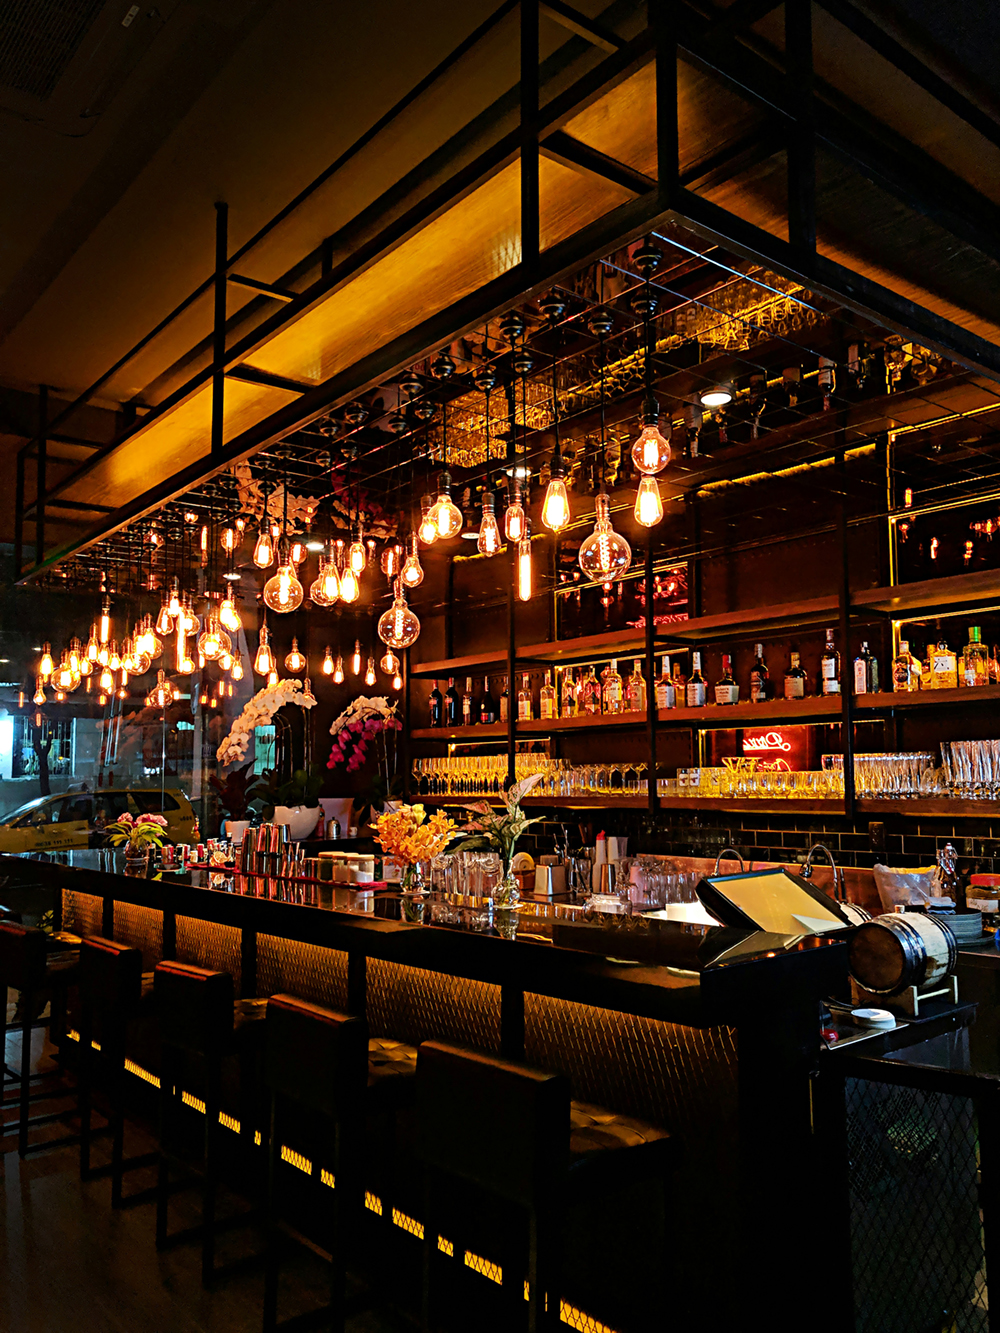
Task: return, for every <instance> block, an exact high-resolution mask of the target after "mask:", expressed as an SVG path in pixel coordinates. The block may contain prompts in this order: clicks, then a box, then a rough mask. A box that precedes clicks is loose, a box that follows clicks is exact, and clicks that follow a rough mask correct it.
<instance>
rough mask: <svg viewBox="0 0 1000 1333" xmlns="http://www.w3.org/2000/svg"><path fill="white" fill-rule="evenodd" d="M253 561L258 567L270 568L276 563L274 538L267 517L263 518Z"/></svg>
mask: <svg viewBox="0 0 1000 1333" xmlns="http://www.w3.org/2000/svg"><path fill="white" fill-rule="evenodd" d="M253 562H254V564H255V565H256V566H257V568H258V569H269V568H270V567H271V565H273V564H274V540H273V538H272V537H271V531H270V528H269V527H268V524H267V521H266V519H262V520H261V524H260V531H259V532H258V534H257V543H256V545H255V546H254V548H253Z"/></svg>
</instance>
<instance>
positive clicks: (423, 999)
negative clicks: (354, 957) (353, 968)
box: [368, 958, 500, 1054]
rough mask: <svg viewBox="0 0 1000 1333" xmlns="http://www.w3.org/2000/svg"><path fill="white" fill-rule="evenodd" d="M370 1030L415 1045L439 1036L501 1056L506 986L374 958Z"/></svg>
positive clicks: (371, 961) (370, 969)
mask: <svg viewBox="0 0 1000 1333" xmlns="http://www.w3.org/2000/svg"><path fill="white" fill-rule="evenodd" d="M368 1026H369V1029H370V1031H371V1033H372V1036H375V1037H381V1036H391V1037H396V1038H397V1039H398V1040H399V1041H408V1042H412V1043H413V1045H415V1046H416V1045H419V1043H420V1042H422V1041H429V1040H431V1039H432V1038H437V1039H438V1040H441V1041H454V1042H460V1043H462V1044H464V1045H466V1046H476V1047H478V1048H479V1049H480V1050H482V1051H490V1052H492V1053H494V1054H499V1051H500V987H499V986H489V985H487V984H486V983H485V982H482V981H470V980H469V979H468V978H466V977H449V976H445V975H444V974H443V973H441V972H425V971H423V970H422V969H420V968H415V967H404V966H402V965H401V964H399V963H388V962H385V961H384V960H383V959H380V958H369V960H368Z"/></svg>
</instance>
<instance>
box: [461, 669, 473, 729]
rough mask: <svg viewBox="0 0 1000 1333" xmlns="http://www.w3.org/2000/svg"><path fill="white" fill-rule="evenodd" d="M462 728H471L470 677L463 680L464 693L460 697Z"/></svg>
mask: <svg viewBox="0 0 1000 1333" xmlns="http://www.w3.org/2000/svg"><path fill="white" fill-rule="evenodd" d="M462 726H463V727H471V726H472V677H471V676H466V678H465V693H464V694H463V695H462Z"/></svg>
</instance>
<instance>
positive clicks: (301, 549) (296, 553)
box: [288, 537, 306, 568]
mask: <svg viewBox="0 0 1000 1333" xmlns="http://www.w3.org/2000/svg"><path fill="white" fill-rule="evenodd" d="M288 558H289V560H291V562H292V564H293V565H295V567H296V568H298V566H299V565H301V564H302V561H303V560H304V559H305V558H306V544H305V542H304V541H302V539H301V538H300V537H296V538H295V540H294V541H293V542H292V544H291V545H290V546H289V548H288Z"/></svg>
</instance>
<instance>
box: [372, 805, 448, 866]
mask: <svg viewBox="0 0 1000 1333" xmlns="http://www.w3.org/2000/svg"><path fill="white" fill-rule="evenodd" d="M425 820H426V823H425V822H424V821H425ZM375 828H376V834H375V841H376V842H377V843H378V845H379V846H380V847H381V848H382V850H383V852H385V854H386V855H387V856H391V857H393V858H394V859H395V860H396V861H398V862H399V863H400V864H401V865H405V866H412V865H416V864H417V862H418V861H429V860H430V859H431V857H433V856H438V855H439V854H440V853H441V852H443V851H444V850H445V848H446V847H447V846H448V844H449V843H450V842H451V840H452V838H453V837H454V834H455V821H454V820H452V819H449V818H448V816H447V815H446V814H444V813H443V812H442V811H440V810H439V811H438V812H437V813H436V814H433V815H431V817H430V819H427V812H426V811H425V809H424V807H423V806H422V805H401V806H400V807H399V809H398V810H390V811H389V812H388V813H387V814H384V815H379V817H378V819H377V821H376V824H375Z"/></svg>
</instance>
